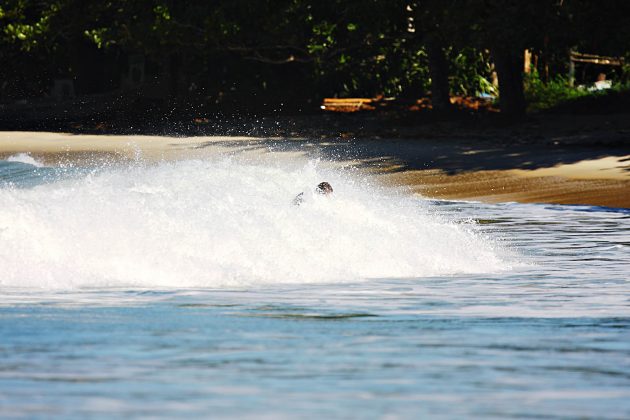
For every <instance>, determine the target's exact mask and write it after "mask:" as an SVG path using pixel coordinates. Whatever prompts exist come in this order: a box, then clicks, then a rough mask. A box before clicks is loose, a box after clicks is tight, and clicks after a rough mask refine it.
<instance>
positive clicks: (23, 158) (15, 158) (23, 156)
mask: <svg viewBox="0 0 630 420" xmlns="http://www.w3.org/2000/svg"><path fill="white" fill-rule="evenodd" d="M7 161H8V162H19V163H26V164H29V165H33V166H35V167H37V168H41V167H44V166H45V165H44V164H43V163H42V162H40V161H38V160H36V159H35V158H33V156H31V155H29V154H28V153H18V154H15V155H12V156H9V157H8V158H7Z"/></svg>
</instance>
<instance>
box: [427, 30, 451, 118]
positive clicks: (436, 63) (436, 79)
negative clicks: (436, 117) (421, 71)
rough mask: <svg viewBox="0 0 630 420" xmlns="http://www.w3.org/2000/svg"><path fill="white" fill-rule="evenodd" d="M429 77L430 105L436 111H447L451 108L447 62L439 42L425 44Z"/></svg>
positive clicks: (434, 40) (431, 41)
mask: <svg viewBox="0 0 630 420" xmlns="http://www.w3.org/2000/svg"><path fill="white" fill-rule="evenodd" d="M427 55H428V58H429V76H430V77H431V103H432V104H433V109H434V110H436V111H447V110H448V109H450V107H451V101H450V96H449V87H448V62H447V60H446V54H445V53H444V48H442V44H441V42H439V41H438V40H436V39H430V40H429V41H428V42H427Z"/></svg>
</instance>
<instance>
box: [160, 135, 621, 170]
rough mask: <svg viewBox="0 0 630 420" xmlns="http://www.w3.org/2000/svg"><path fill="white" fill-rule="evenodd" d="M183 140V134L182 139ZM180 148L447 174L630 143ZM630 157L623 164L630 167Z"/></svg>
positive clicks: (598, 152)
mask: <svg viewBox="0 0 630 420" xmlns="http://www.w3.org/2000/svg"><path fill="white" fill-rule="evenodd" d="M183 140H184V139H183ZM172 146H173V147H177V148H197V149H203V148H209V147H223V148H227V149H228V150H230V153H234V154H238V153H242V152H252V151H259V152H276V153H298V154H302V155H304V156H305V157H307V158H311V159H321V160H330V161H337V162H347V163H348V164H349V165H352V166H355V167H359V168H375V167H376V168H380V169H381V170H383V171H385V172H399V171H406V170H441V171H444V172H445V173H447V174H449V175H455V174H459V173H464V172H474V171H485V170H507V169H523V170H535V169H540V168H550V167H554V166H557V165H560V164H572V163H577V162H581V161H587V160H594V159H600V158H605V157H624V156H628V155H630V146H629V145H624V144H614V145H598V144H587V145H573V144H572V145H562V144H553V143H551V144H534V145H528V144H509V143H506V142H501V141H490V140H481V141H480V140H478V139H473V140H461V139H452V140H449V139H436V140H427V139H419V140H412V139H361V140H347V139H276V138H261V139H256V138H252V139H251V140H246V141H243V140H240V141H233V140H219V139H217V140H210V141H207V142H204V143H189V144H187V143H185V142H182V143H173V144H172ZM620 162H624V163H626V162H629V163H628V164H627V165H622V166H621V168H622V169H623V170H625V171H628V172H630V158H625V159H622V160H620Z"/></svg>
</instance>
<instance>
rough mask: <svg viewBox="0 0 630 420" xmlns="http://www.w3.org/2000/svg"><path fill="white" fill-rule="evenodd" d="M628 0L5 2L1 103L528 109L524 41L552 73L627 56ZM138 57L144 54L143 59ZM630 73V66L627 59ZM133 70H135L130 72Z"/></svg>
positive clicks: (544, 71) (546, 73)
mask: <svg viewBox="0 0 630 420" xmlns="http://www.w3.org/2000/svg"><path fill="white" fill-rule="evenodd" d="M628 12H630V4H629V3H628V2H626V1H623V0H610V1H606V2H598V3H594V2H591V1H588V0H536V1H529V2H523V1H516V0H460V1H458V0H447V1H438V0H424V1H418V0H416V1H413V0H361V1H358V0H317V1H315V0H258V1H250V0H213V1H207V2H182V1H176V0H106V1H96V0H2V1H1V2H0V60H1V61H2V63H3V65H2V66H0V80H1V82H0V83H1V84H0V101H8V100H16V99H20V98H29V97H38V96H45V95H47V94H49V92H50V89H51V85H52V84H53V81H54V80H55V79H70V80H73V82H74V84H75V89H76V91H77V93H79V94H90V93H99V92H106V91H112V90H115V89H123V88H124V87H125V82H124V81H125V77H128V75H127V74H128V72H129V68H130V65H131V64H130V63H132V62H133V60H134V59H135V58H137V57H140V58H141V61H142V63H143V68H144V78H143V84H144V87H143V89H144V90H142V93H141V94H143V95H148V96H152V97H160V98H164V99H165V100H177V99H178V98H180V99H181V98H183V99H186V100H197V101H201V102H205V103H208V104H212V105H213V106H216V108H217V109H221V108H225V107H232V108H236V109H238V108H239V107H247V106H255V105H263V104H264V105H268V106H270V107H271V108H273V109H276V108H277V107H281V106H285V107H290V108H294V109H299V108H308V107H311V108H313V107H314V106H315V105H316V103H317V102H318V101H319V100H320V99H321V98H322V97H324V96H342V97H343V96H353V95H355V96H356V95H359V96H375V95H385V96H396V97H414V98H417V97H420V96H423V95H427V94H429V93H432V95H433V100H434V104H435V106H436V107H438V108H439V107H448V97H449V95H453V94H462V95H479V94H484V93H493V92H494V90H495V89H496V87H495V86H493V85H492V83H491V78H492V73H493V72H496V74H497V75H498V81H499V92H500V103H501V108H502V110H503V111H505V112H507V113H513V114H519V113H522V112H524V110H525V97H524V95H523V52H524V50H526V49H527V50H529V51H531V52H533V54H534V55H535V57H536V60H535V62H534V63H533V64H532V65H533V68H534V71H536V72H538V73H539V74H541V75H542V76H543V77H545V78H550V77H553V76H554V75H565V74H566V73H567V71H568V66H569V53H570V51H581V52H585V53H593V54H603V55H611V56H617V57H625V58H626V60H627V58H630V57H629V55H630V41H629V40H630V33H629V32H630V24H629V23H630V22H629V20H630V13H628ZM134 57H135V58H134ZM617 74H618V76H619V77H627V68H626V67H624V68H623V69H621V70H618V71H617ZM126 75H127V76H126Z"/></svg>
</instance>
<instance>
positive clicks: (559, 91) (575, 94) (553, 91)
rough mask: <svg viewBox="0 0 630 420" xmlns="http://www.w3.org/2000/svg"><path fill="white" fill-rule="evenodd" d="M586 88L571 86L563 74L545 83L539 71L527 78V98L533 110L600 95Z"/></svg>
mask: <svg viewBox="0 0 630 420" xmlns="http://www.w3.org/2000/svg"><path fill="white" fill-rule="evenodd" d="M598 94H600V92H590V91H588V90H587V89H584V88H577V87H571V86H570V85H569V81H568V80H567V79H566V78H565V77H563V76H556V77H554V78H553V79H552V80H550V81H549V82H547V83H544V82H543V81H542V80H541V79H540V76H539V74H538V72H537V71H533V72H532V73H531V74H529V75H527V77H526V78H525V98H526V100H527V103H528V104H529V109H530V110H531V111H539V110H544V109H549V108H553V107H555V106H558V105H560V104H562V103H565V102H568V101H571V100H574V99H577V98H580V97H583V96H588V95H598Z"/></svg>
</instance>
